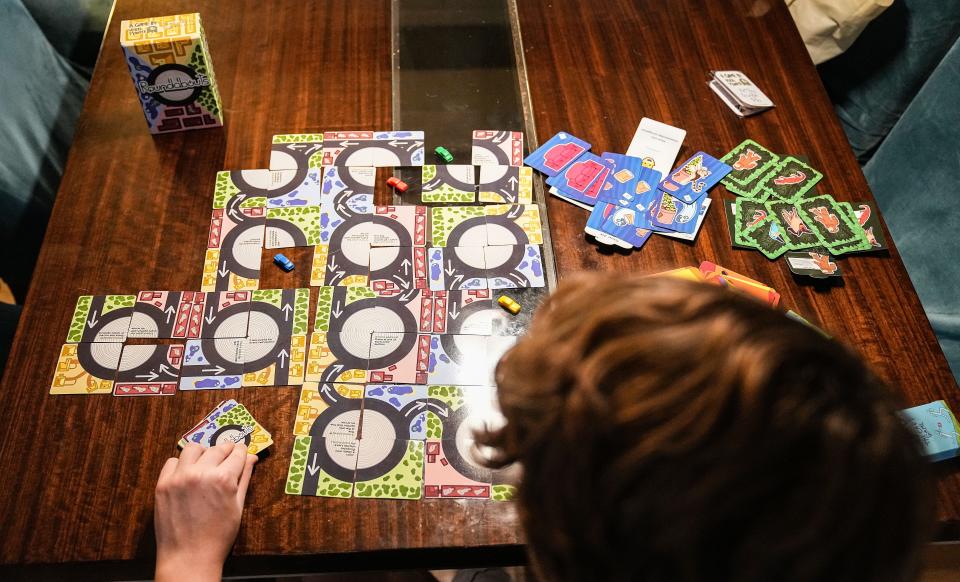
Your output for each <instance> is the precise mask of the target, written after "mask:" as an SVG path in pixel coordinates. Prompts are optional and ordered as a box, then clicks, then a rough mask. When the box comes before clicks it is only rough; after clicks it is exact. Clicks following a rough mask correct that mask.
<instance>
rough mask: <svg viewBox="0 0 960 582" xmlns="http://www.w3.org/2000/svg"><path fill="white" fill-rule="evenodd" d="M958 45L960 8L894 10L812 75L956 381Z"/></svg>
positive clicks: (959, 333) (926, 3)
mask: <svg viewBox="0 0 960 582" xmlns="http://www.w3.org/2000/svg"><path fill="white" fill-rule="evenodd" d="M958 39H960V2H942V1H941V0H897V1H896V2H894V3H893V5H892V6H891V7H890V8H888V9H887V10H886V11H885V12H884V13H883V14H881V15H880V16H879V17H878V18H877V19H876V20H875V21H873V22H872V23H870V25H869V26H868V27H867V28H866V29H865V30H864V31H863V33H862V34H861V35H860V37H859V38H858V39H857V40H856V42H854V43H853V45H852V46H851V47H850V48H849V50H847V52H845V53H843V54H842V55H840V56H838V57H836V58H834V59H833V60H830V61H828V62H826V63H824V64H823V65H821V66H820V68H819V70H820V74H821V77H822V78H823V82H824V85H825V86H826V87H827V91H828V92H829V93H830V97H831V99H832V100H833V102H834V106H835V108H836V111H837V116H838V117H839V118H840V121H841V124H842V125H843V128H844V131H845V132H846V134H847V138H848V139H849V140H850V145H851V146H852V147H853V150H854V152H855V153H856V154H857V157H858V159H859V160H860V162H861V164H862V165H863V171H864V175H865V176H866V178H867V182H868V183H869V184H870V188H871V190H872V191H873V194H874V197H875V198H876V199H877V203H878V204H879V207H880V211H881V212H882V214H883V218H884V220H885V221H886V223H887V226H888V228H889V229H890V233H891V234H892V235H893V239H894V242H895V243H896V245H897V248H898V249H899V250H900V255H901V257H902V258H903V262H904V265H905V266H906V267H907V272H908V273H909V274H910V279H911V280H912V282H913V285H914V287H915V288H916V290H917V294H918V295H919V296H920V301H921V302H922V303H923V307H924V310H925V311H926V314H927V317H928V318H929V319H930V323H931V324H932V326H933V328H934V331H935V332H936V334H937V339H938V340H939V341H940V345H941V347H942V348H943V350H944V353H945V354H946V356H947V360H948V361H949V362H950V366H951V368H952V370H953V373H954V375H955V376H956V377H957V378H958V379H960V298H958V295H957V292H956V290H957V289H958V288H960V264H958V262H957V260H956V257H955V256H954V254H955V253H951V252H950V251H951V249H958V246H957V244H956V235H955V234H954V232H955V231H956V230H957V228H958V227H960V213H958V212H956V211H955V209H954V207H953V205H955V204H956V200H957V197H956V195H955V191H956V186H955V184H956V182H957V179H956V176H957V175H958V174H960V101H958V100H957V94H956V93H957V91H956V90H957V87H960V45H958Z"/></svg>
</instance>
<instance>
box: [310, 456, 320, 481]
mask: <svg viewBox="0 0 960 582" xmlns="http://www.w3.org/2000/svg"><path fill="white" fill-rule="evenodd" d="M319 470H320V465H318V464H317V453H313V459H312V460H311V461H310V464H309V465H307V472H309V473H310V476H311V477H312V476H314V475H316V474H317V471H319Z"/></svg>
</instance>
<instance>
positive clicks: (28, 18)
mask: <svg viewBox="0 0 960 582" xmlns="http://www.w3.org/2000/svg"><path fill="white" fill-rule="evenodd" d="M0 54H2V55H4V57H3V58H4V68H3V72H4V79H3V83H0V108H2V113H0V128H2V131H0V135H2V136H3V137H2V138H0V245H2V248H3V249H5V252H4V255H3V260H2V261H0V279H3V280H4V281H5V282H6V283H7V284H9V286H10V288H11V289H12V291H13V295H14V297H15V298H16V299H17V301H18V302H22V301H23V300H24V298H25V297H26V292H27V288H28V286H29V283H30V277H31V275H32V273H33V267H34V264H35V262H36V258H37V254H38V253H39V249H40V244H41V242H42V241H43V234H44V232H45V228H46V224H47V221H48V219H49V216H50V211H51V209H52V207H53V202H54V198H55V197H56V192H57V188H58V186H59V183H60V176H61V174H62V173H63V167H64V164H65V163H66V158H67V152H68V151H69V149H70V143H71V141H72V139H73V129H74V124H75V123H76V120H77V117H78V116H79V114H80V109H81V108H82V106H83V99H84V96H85V95H86V91H87V81H86V79H84V77H83V76H82V75H80V74H79V73H78V72H77V71H76V70H75V69H74V67H73V66H72V65H71V64H70V63H69V62H68V61H67V60H66V59H64V58H63V56H62V55H60V54H59V53H58V52H57V51H56V50H55V49H54V47H53V46H52V45H51V44H50V42H49V41H48V40H47V38H46V36H45V35H44V33H43V31H42V30H41V28H40V27H39V26H38V25H37V22H36V21H35V20H34V18H33V16H32V15H31V14H30V12H29V11H28V10H27V9H26V8H25V7H24V5H23V3H22V2H21V1H20V0H0ZM4 309H5V310H6V309H7V308H4ZM16 311H18V310H16V309H9V310H7V311H5V312H4V314H3V317H0V349H3V347H4V346H8V345H9V341H10V337H12V335H13V332H14V330H15V329H16V317H15V316H14V312H16ZM6 356H7V354H6V351H5V350H4V351H2V352H0V365H2V364H3V363H4V362H5V361H6Z"/></svg>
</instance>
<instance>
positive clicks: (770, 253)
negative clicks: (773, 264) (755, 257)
mask: <svg viewBox="0 0 960 582" xmlns="http://www.w3.org/2000/svg"><path fill="white" fill-rule="evenodd" d="M744 236H745V237H746V238H747V239H748V240H751V241H753V242H754V243H755V244H756V245H757V248H758V249H760V252H761V253H763V255H764V256H765V257H767V258H768V259H776V258H777V257H779V256H780V255H782V254H783V253H785V252H787V251H788V250H790V243H788V242H787V239H786V237H785V236H784V234H783V229H782V228H781V227H780V223H779V222H778V221H777V220H776V219H775V218H774V217H773V216H767V217H766V218H764V219H763V220H761V221H760V222H759V223H758V224H757V225H756V226H754V227H753V228H751V229H750V230H748V231H747V232H746V233H745V234H744Z"/></svg>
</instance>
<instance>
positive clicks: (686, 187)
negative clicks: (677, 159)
mask: <svg viewBox="0 0 960 582" xmlns="http://www.w3.org/2000/svg"><path fill="white" fill-rule="evenodd" d="M730 170H731V168H730V166H728V165H727V164H724V163H723V162H721V161H720V160H718V159H716V158H714V157H713V156H711V155H710V154H706V153H704V152H697V153H695V154H693V156H692V157H691V158H690V159H689V160H687V161H685V162H683V163H682V164H680V165H679V166H677V168H676V169H675V170H673V171H672V172H670V175H669V176H667V177H666V178H664V179H663V181H662V182H660V186H659V188H660V190H663V191H664V192H666V193H667V194H670V195H671V196H673V197H674V198H678V199H680V200H682V201H683V202H686V203H687V204H690V203H692V202H695V201H697V200H699V199H701V198H703V197H704V195H705V194H706V193H707V190H709V189H710V188H713V187H714V186H715V185H716V184H717V182H719V181H720V180H722V179H723V177H724V176H726V175H727V174H729V173H730Z"/></svg>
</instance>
